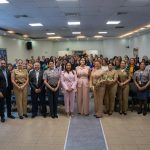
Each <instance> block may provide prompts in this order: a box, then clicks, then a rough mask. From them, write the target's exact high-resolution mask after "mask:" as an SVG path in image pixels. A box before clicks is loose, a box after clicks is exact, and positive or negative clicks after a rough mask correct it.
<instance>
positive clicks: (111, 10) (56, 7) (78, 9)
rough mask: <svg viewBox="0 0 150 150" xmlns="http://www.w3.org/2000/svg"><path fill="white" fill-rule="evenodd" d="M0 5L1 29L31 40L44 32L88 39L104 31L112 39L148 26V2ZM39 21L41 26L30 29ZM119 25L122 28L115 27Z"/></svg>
mask: <svg viewBox="0 0 150 150" xmlns="http://www.w3.org/2000/svg"><path fill="white" fill-rule="evenodd" d="M9 2H10V3H9V4H0V28H2V29H1V30H13V31H15V32H16V33H21V34H28V35H29V36H30V37H32V38H46V37H47V35H46V32H55V33H56V35H59V36H63V37H65V38H72V37H74V35H72V32H73V31H81V32H82V35H85V36H88V37H92V36H94V35H96V34H98V32H99V31H107V32H108V34H107V35H104V36H105V37H116V36H119V35H122V34H124V33H127V32H129V31H132V30H134V29H136V28H138V27H141V26H143V25H146V24H149V23H150V0H78V1H74V2H69V1H62V2H58V1H56V0H9ZM108 20H120V21H121V23H120V24H119V25H106V22H107V21H108ZM68 21H80V22H81V25H80V26H74V27H73V26H68V25H67V22H68ZM37 22H40V23H42V24H43V25H44V26H43V27H31V26H29V25H28V24H29V23H37ZM116 26H122V27H124V28H116Z"/></svg>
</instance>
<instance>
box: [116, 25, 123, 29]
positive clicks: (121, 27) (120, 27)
mask: <svg viewBox="0 0 150 150" xmlns="http://www.w3.org/2000/svg"><path fill="white" fill-rule="evenodd" d="M115 28H116V29H123V28H125V27H124V26H116V27H115Z"/></svg>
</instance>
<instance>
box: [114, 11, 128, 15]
mask: <svg viewBox="0 0 150 150" xmlns="http://www.w3.org/2000/svg"><path fill="white" fill-rule="evenodd" d="M127 14H128V13H127V12H117V15H127Z"/></svg>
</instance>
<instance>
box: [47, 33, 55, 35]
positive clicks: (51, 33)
mask: <svg viewBox="0 0 150 150" xmlns="http://www.w3.org/2000/svg"><path fill="white" fill-rule="evenodd" d="M46 34H47V35H55V33H46Z"/></svg>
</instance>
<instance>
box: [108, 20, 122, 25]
mask: <svg viewBox="0 0 150 150" xmlns="http://www.w3.org/2000/svg"><path fill="white" fill-rule="evenodd" d="M120 22H121V21H107V23H106V24H108V25H109V24H112V25H113V24H119V23H120Z"/></svg>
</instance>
